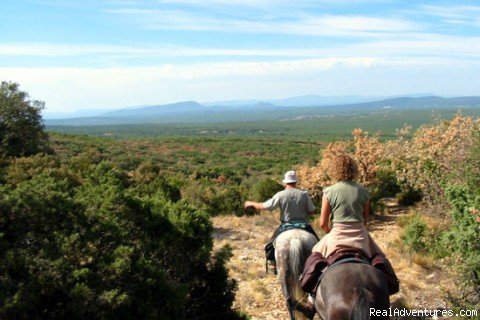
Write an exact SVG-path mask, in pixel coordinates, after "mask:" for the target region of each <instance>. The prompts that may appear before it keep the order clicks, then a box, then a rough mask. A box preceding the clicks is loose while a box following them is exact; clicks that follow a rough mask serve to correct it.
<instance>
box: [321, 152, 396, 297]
mask: <svg viewBox="0 0 480 320" xmlns="http://www.w3.org/2000/svg"><path fill="white" fill-rule="evenodd" d="M324 161H327V163H326V167H327V168H328V175H329V178H330V179H331V180H333V181H337V182H336V183H335V184H333V185H332V186H330V187H328V188H325V189H324V191H323V198H322V209H321V214H320V227H321V228H322V229H323V230H324V231H325V232H326V233H327V234H326V235H325V236H324V237H323V238H322V239H321V240H320V242H318V243H317V244H316V245H315V247H314V248H313V250H312V252H313V253H315V254H314V255H315V256H316V259H320V261H321V263H322V264H324V266H326V265H327V259H328V258H329V257H330V256H332V255H333V254H335V253H338V252H342V251H352V250H355V251H360V252H362V253H363V255H365V257H366V258H368V259H369V260H370V261H372V264H373V265H374V266H376V267H377V268H379V269H381V270H382V271H383V272H384V273H385V274H386V275H387V277H391V278H392V279H391V280H392V283H393V284H394V287H393V288H391V289H390V292H391V293H393V292H394V291H398V280H397V278H396V275H395V273H394V271H393V268H392V267H391V265H390V263H389V262H388V260H386V258H385V254H384V253H383V251H382V250H381V249H380V248H379V247H378V245H377V244H376V243H375V241H374V240H373V239H372V237H371V236H370V234H369V233H368V231H367V229H366V227H365V225H366V223H367V220H368V216H369V211H370V200H369V194H368V191H367V189H365V188H364V187H362V186H361V185H359V184H358V183H356V182H355V181H354V179H355V178H356V176H357V175H358V169H357V165H356V163H355V161H354V160H353V159H352V158H351V157H349V156H348V155H346V154H336V155H332V156H331V157H329V158H327V159H324ZM330 225H332V228H331V227H330ZM320 255H321V256H320ZM319 257H320V258H319ZM395 285H396V287H395Z"/></svg>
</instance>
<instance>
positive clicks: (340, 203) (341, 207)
mask: <svg viewBox="0 0 480 320" xmlns="http://www.w3.org/2000/svg"><path fill="white" fill-rule="evenodd" d="M323 193H324V195H325V196H326V197H327V199H328V203H329V204H330V209H331V217H330V219H331V221H332V222H333V223H335V222H363V206H364V205H365V203H366V202H367V201H368V199H369V196H368V191H367V189H365V188H364V187H362V186H360V185H359V184H357V183H355V182H353V181H341V182H337V183H336V184H334V185H333V186H330V187H328V188H325V189H324V191H323Z"/></svg>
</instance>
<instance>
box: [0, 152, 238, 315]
mask: <svg viewBox="0 0 480 320" xmlns="http://www.w3.org/2000/svg"><path fill="white" fill-rule="evenodd" d="M19 168H27V169H28V168H30V169H28V170H27V171H26V172H27V174H21V170H18V169H19ZM8 169H9V170H7V171H8V177H10V178H11V179H12V183H9V181H8V180H7V181H6V183H5V184H3V185H0V275H1V276H0V319H5V320H8V319H65V318H70V319H172V320H173V319H199V318H204V319H240V318H241V317H240V316H239V315H237V314H236V313H235V312H234V311H232V303H233V298H234V292H235V282H234V281H233V280H231V279H229V278H228V273H227V270H226V269H225V263H226V261H227V259H228V258H229V256H230V253H229V250H228V248H227V249H223V250H221V251H219V252H218V253H215V254H212V248H213V242H212V239H211V232H212V224H211V222H210V221H209V217H208V215H207V214H205V213H204V212H202V211H199V210H198V209H196V208H195V207H193V206H191V205H189V204H188V203H186V202H185V201H183V200H179V201H177V200H178V199H169V198H168V197H170V196H172V193H170V192H165V191H164V190H163V189H165V184H164V181H160V182H159V180H158V176H157V177H155V175H149V174H147V173H151V172H152V171H153V172H155V170H153V169H152V170H146V172H143V176H144V177H145V180H146V181H145V182H142V181H141V180H142V179H138V180H135V179H134V178H130V176H129V175H128V174H127V173H126V172H124V171H122V170H120V169H118V168H116V167H115V166H113V165H112V164H109V163H107V162H102V163H100V164H98V165H85V166H83V167H82V170H75V171H70V170H69V169H68V167H65V166H63V165H59V162H58V161H50V160H48V159H46V158H42V157H34V158H31V159H24V160H22V161H21V162H16V163H13V164H12V165H11V167H10V168H8ZM149 186H153V187H154V188H151V189H149ZM157 187H158V188H159V189H160V192H155V191H154V189H156V188H157ZM168 188H169V186H168V185H167V189H168Z"/></svg>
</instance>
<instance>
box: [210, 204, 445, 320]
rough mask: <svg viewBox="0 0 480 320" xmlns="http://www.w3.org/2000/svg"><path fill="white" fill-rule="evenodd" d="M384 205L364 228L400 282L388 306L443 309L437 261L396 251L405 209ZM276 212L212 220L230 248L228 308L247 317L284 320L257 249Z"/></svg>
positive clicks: (280, 300)
mask: <svg viewBox="0 0 480 320" xmlns="http://www.w3.org/2000/svg"><path fill="white" fill-rule="evenodd" d="M384 204H385V207H386V210H385V211H386V212H385V214H384V215H382V216H378V217H377V218H375V219H374V220H372V221H371V222H369V226H368V230H369V232H370V234H371V235H372V237H373V238H374V239H375V241H376V242H377V243H378V244H379V246H380V247H381V248H382V249H383V250H384V251H385V253H386V254H387V256H388V257H389V259H390V260H391V262H392V264H393V266H394V268H395V271H396V272H397V275H398V277H399V279H400V281H401V289H400V292H399V293H398V294H396V295H394V296H392V297H391V301H392V307H400V308H403V307H406V308H409V309H424V308H427V309H438V308H446V307H447V305H446V302H445V301H446V294H447V291H448V288H449V287H450V288H451V287H452V286H454V284H453V283H452V282H451V281H449V276H448V274H447V273H446V272H445V271H442V270H443V269H442V268H441V267H440V266H439V265H438V262H433V261H430V260H428V259H426V258H424V257H421V256H415V255H410V254H407V253H403V252H401V249H399V248H400V246H399V245H398V243H399V237H400V235H399V232H400V227H399V226H398V225H397V224H396V220H397V218H398V217H399V216H401V215H404V214H405V213H406V212H407V211H408V209H407V208H405V207H401V206H399V205H398V204H397V203H396V202H395V200H394V199H385V201H384ZM276 216H277V215H276V214H274V213H268V212H264V213H262V214H259V215H256V216H253V217H232V216H228V217H226V216H225V217H215V218H214V219H213V224H214V227H215V231H214V235H213V236H214V240H215V246H217V247H220V246H223V245H225V244H229V245H230V246H231V247H232V249H233V257H232V259H231V260H230V262H229V263H228V268H229V269H230V275H231V277H233V278H234V279H236V280H237V282H238V291H237V295H236V299H235V303H234V307H235V308H237V309H239V310H242V311H244V312H246V313H247V314H249V315H250V316H251V317H252V319H253V320H255V319H262V320H278V319H288V313H287V310H286V307H285V302H284V300H283V297H282V294H281V291H280V285H279V284H278V281H277V278H276V276H274V275H272V274H267V275H266V274H265V260H264V251H263V247H264V245H265V243H266V242H267V241H268V239H269V238H270V236H271V233H272V232H273V230H274V229H275V227H276V226H277V223H278V222H277V217H276ZM319 235H320V233H319ZM403 319H405V318H403Z"/></svg>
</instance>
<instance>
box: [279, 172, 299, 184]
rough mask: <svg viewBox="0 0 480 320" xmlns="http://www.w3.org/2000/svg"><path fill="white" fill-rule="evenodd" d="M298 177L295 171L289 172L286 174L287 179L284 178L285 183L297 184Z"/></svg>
mask: <svg viewBox="0 0 480 320" xmlns="http://www.w3.org/2000/svg"><path fill="white" fill-rule="evenodd" d="M297 180H298V179H297V175H296V174H295V171H287V173H285V178H283V181H282V182H283V183H295V182H297Z"/></svg>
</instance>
